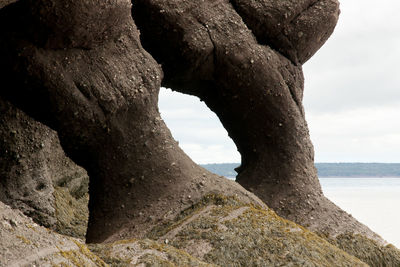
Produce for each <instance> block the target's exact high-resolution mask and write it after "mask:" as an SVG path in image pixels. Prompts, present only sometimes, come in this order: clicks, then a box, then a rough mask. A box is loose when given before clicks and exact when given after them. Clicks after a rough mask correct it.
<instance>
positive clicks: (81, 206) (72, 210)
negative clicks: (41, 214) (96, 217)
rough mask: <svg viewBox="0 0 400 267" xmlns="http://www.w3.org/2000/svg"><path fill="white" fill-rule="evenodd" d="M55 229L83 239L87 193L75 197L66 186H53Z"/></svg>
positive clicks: (86, 211) (86, 217)
mask: <svg viewBox="0 0 400 267" xmlns="http://www.w3.org/2000/svg"><path fill="white" fill-rule="evenodd" d="M53 195H54V209H55V218H56V220H57V222H56V224H55V229H54V230H55V231H56V232H58V233H60V234H63V235H67V236H72V237H76V238H81V239H85V234H86V228H87V223H88V215H89V211H88V202H89V195H88V194H87V193H86V194H84V195H82V196H80V197H75V196H73V195H72V194H71V191H70V190H68V188H66V187H55V188H54V192H53Z"/></svg>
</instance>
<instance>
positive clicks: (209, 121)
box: [159, 0, 400, 163]
mask: <svg viewBox="0 0 400 267" xmlns="http://www.w3.org/2000/svg"><path fill="white" fill-rule="evenodd" d="M399 12H400V1H398V0H381V1H376V0H342V1H341V15H340V18H339V23H338V25H337V27H336V29H335V32H334V33H333V35H332V36H331V38H330V39H329V40H328V41H327V43H326V44H325V45H324V46H323V47H322V48H321V49H320V50H319V51H318V52H317V53H316V54H315V55H314V57H313V58H311V59H310V60H309V61H308V62H307V63H306V64H305V65H304V75H305V95H304V106H305V111H306V119H307V122H308V125H309V128H310V135H311V140H312V142H313V144H314V148H315V161H316V162H400V119H399V118H400V66H399V62H400V16H399ZM159 108H160V112H161V116H162V118H163V119H164V120H165V122H166V123H167V125H168V127H169V128H170V129H171V132H172V134H173V136H174V137H175V139H177V140H178V141H179V143H180V146H181V147H182V148H183V149H184V150H185V151H186V153H187V154H188V155H189V156H191V157H192V159H193V160H194V161H196V162H197V163H214V162H219V163H220V162H240V155H239V154H238V152H237V150H236V147H235V145H234V144H233V142H232V141H231V140H230V139H229V137H228V135H227V133H226V131H225V129H224V128H223V127H222V125H221V123H220V122H219V120H218V118H217V117H216V116H215V115H214V114H213V113H212V112H211V111H209V110H208V108H207V107H206V106H205V104H204V103H202V102H200V101H199V100H198V99H197V98H195V97H191V96H186V95H182V94H179V93H176V92H172V91H171V90H167V89H162V90H161V93H160V100H159Z"/></svg>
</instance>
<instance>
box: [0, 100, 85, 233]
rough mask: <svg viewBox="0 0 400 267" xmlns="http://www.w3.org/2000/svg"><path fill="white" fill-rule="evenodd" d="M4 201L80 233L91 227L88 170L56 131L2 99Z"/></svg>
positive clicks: (0, 188)
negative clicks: (65, 148) (78, 163)
mask: <svg viewBox="0 0 400 267" xmlns="http://www.w3.org/2000/svg"><path fill="white" fill-rule="evenodd" d="M0 114H1V115H0V201H2V202H3V203H5V204H8V205H10V206H11V207H13V208H16V209H19V210H21V211H22V212H23V213H24V214H25V215H27V216H29V217H31V218H32V219H33V220H34V221H35V222H36V223H38V224H40V225H42V226H45V227H48V228H50V229H53V230H56V231H58V232H59V233H63V234H68V235H70V236H75V237H84V236H85V233H86V227H87V215H88V212H87V201H88V194H87V193H88V192H87V190H88V182H89V178H88V176H87V174H86V172H85V171H84V170H83V169H82V168H80V167H78V166H76V165H75V164H74V163H73V162H72V161H71V160H70V159H69V158H68V157H66V156H65V154H64V151H63V150H62V148H61V145H60V143H59V140H58V136H57V133H55V132H54V131H52V130H51V129H49V128H48V127H46V126H44V125H43V124H41V123H39V122H37V121H35V120H33V119H32V118H30V117H29V116H27V115H26V114H25V113H24V112H22V111H20V110H18V109H17V108H15V107H14V106H12V105H11V104H10V103H8V102H7V101H3V100H2V99H0Z"/></svg>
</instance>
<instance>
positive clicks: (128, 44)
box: [0, 0, 397, 266]
mask: <svg viewBox="0 0 400 267" xmlns="http://www.w3.org/2000/svg"><path fill="white" fill-rule="evenodd" d="M8 3H9V2H7V4H8ZM133 4H134V5H133V9H131V3H130V1H128V0H107V1H102V0H93V1H92V0H91V1H89V0H84V1H76V0H62V1H55V0H19V1H16V2H15V3H12V4H8V5H6V4H4V3H3V2H2V6H0V7H2V8H0V29H1V33H2V39H1V40H0V56H1V58H2V60H1V61H0V73H1V75H2V76H1V77H2V82H3V83H4V85H5V86H2V88H1V90H0V97H1V99H3V100H1V101H2V102H0V103H1V107H2V109H3V110H4V112H2V113H1V120H2V121H1V125H0V126H1V127H2V128H1V129H2V131H1V135H2V136H4V139H3V140H4V142H3V143H4V144H2V146H4V147H5V148H7V151H8V149H9V151H13V153H11V154H7V153H5V150H3V152H2V154H0V156H2V157H4V158H5V160H6V162H7V164H5V165H4V166H3V165H2V168H3V170H5V171H4V172H3V170H2V172H3V173H4V176H2V177H1V179H2V180H1V184H2V187H1V188H2V189H1V190H2V191H0V192H1V195H2V196H3V198H2V200H3V201H5V202H7V201H8V202H7V203H13V201H11V200H13V199H19V198H20V196H21V195H22V198H21V200H22V201H19V202H16V203H20V204H18V205H19V206H18V205H17V207H19V208H21V209H23V210H24V209H25V210H28V211H29V210H32V212H33V213H34V214H35V216H44V217H45V219H44V220H43V221H44V224H45V225H46V224H48V225H50V226H51V225H54V223H55V222H54V217H52V215H51V214H52V213H57V212H56V211H57V207H56V209H54V207H55V206H52V204H49V202H53V203H56V204H55V205H59V206H58V207H60V209H59V210H63V211H68V210H70V211H71V213H69V212H65V214H63V216H62V217H63V218H64V219H63V223H64V222H66V225H64V224H61V226H60V231H61V230H65V229H68V224H70V225H71V224H73V223H72V222H68V220H67V218H68V217H74V218H79V216H78V215H79V214H76V211H74V209H68V208H63V206H64V205H65V204H66V202H65V199H68V198H69V197H70V196H71V195H73V196H75V198H74V199H75V200H76V201H79V200H80V199H83V200H84V198H83V197H82V196H83V194H84V193H83V191H81V190H77V191H76V190H75V189H73V188H69V189H68V190H67V189H65V190H64V189H61V190H59V189H57V187H55V186H56V185H58V184H57V181H59V180H58V178H54V177H53V175H55V177H66V176H67V177H68V175H69V174H63V171H62V170H63V169H62V168H61V169H59V168H58V167H57V166H58V165H57V164H58V163H60V162H64V161H65V165H63V166H64V167H65V168H66V169H68V171H71V169H70V167H69V166H72V165H71V164H72V163H71V162H70V161H68V160H67V159H66V158H65V156H64V154H63V152H62V150H61V149H60V148H59V147H57V138H56V135H55V133H54V132H52V131H50V130H49V129H48V128H46V127H45V126H43V125H41V124H38V123H37V122H35V121H34V120H37V121H40V122H41V123H43V124H45V125H47V126H48V127H50V128H51V129H53V130H55V131H56V132H57V134H58V137H59V139H60V144H61V146H62V149H63V150H64V151H65V153H66V155H67V156H68V157H70V158H71V159H72V160H73V161H74V162H76V163H77V164H79V165H80V166H82V167H83V168H84V169H85V170H86V171H87V173H88V175H89V179H90V182H89V195H90V200H89V222H88V228H87V235H86V241H87V242H94V243H104V242H115V241H118V240H122V239H130V238H143V237H151V238H153V239H156V240H158V241H163V240H162V238H163V237H164V235H168V236H171V237H170V239H171V240H172V241H171V242H173V243H172V244H173V245H175V246H176V247H178V248H181V249H186V250H187V251H188V252H189V253H191V254H193V255H195V254H196V253H197V252H201V251H202V250H203V249H204V250H205V251H206V252H205V253H203V252H201V253H200V254H199V255H197V254H196V256H197V257H199V258H200V259H194V258H193V257H191V256H189V255H187V254H185V255H186V256H184V259H183V260H184V261H185V262H193V264H199V265H202V264H204V262H208V263H210V264H217V265H218V264H220V265H226V264H225V263H226V262H228V261H229V260H232V261H234V262H237V264H238V265H244V264H245V263H246V262H247V261H252V262H253V263H254V264H255V265H262V264H272V263H271V262H268V259H269V258H273V261H274V262H277V263H279V264H284V263H288V262H291V261H296V262H298V264H300V263H301V262H305V263H307V262H308V263H309V265H310V266H321V265H318V264H322V266H330V265H331V264H333V263H334V262H335V260H337V261H338V262H341V263H342V264H343V266H357V265H362V264H363V263H362V262H360V261H359V260H357V259H356V258H354V257H352V256H349V255H348V254H346V253H345V252H343V251H342V250H340V249H338V248H337V247H335V246H332V245H329V244H328V243H327V242H325V241H323V240H322V239H321V238H319V237H317V236H316V235H314V234H312V233H310V232H308V230H305V229H304V228H301V227H300V226H296V225H295V224H293V223H289V222H287V221H285V220H283V219H281V218H279V217H277V216H276V215H274V213H272V212H270V210H269V208H268V207H267V205H268V206H269V207H271V208H273V209H274V210H275V211H276V212H277V213H278V214H279V215H281V216H282V217H284V218H286V219H290V220H293V221H294V222H296V223H299V224H300V225H303V226H306V227H309V228H310V229H311V230H313V231H316V232H320V233H321V232H322V233H323V234H325V235H327V236H329V238H331V239H333V241H332V242H336V241H335V239H336V237H337V236H339V235H340V234H344V233H346V232H352V233H358V234H362V235H363V236H364V237H370V238H373V239H374V240H375V241H376V242H377V243H373V244H372V245H371V246H369V248H371V250H373V251H379V250H381V249H382V247H381V244H380V243H383V240H382V239H381V238H380V237H379V236H377V235H376V234H374V233H373V232H372V231H370V230H369V229H368V228H367V227H365V226H363V225H362V224H360V223H359V222H357V221H356V220H355V219H354V218H352V217H351V216H349V215H348V214H346V213H345V212H343V211H342V210H341V209H340V208H338V207H336V206H335V205H334V204H333V203H331V202H330V201H329V200H327V199H326V198H325V197H324V196H323V194H322V191H321V188H320V185H319V182H318V179H317V175H316V170H315V167H314V165H313V147H312V144H311V141H310V139H309V134H308V129H307V124H306V121H305V117H304V110H303V107H302V94H303V89H304V88H303V86H304V85H303V73H302V68H301V64H303V63H304V62H305V61H306V60H307V59H308V58H309V57H311V56H312V55H313V54H314V53H315V52H316V51H317V50H318V48H319V47H320V46H321V45H322V44H323V43H324V42H325V40H326V39H327V38H328V36H329V35H330V33H331V32H332V30H333V28H334V26H335V24H336V20H337V17H338V13H339V9H338V3H337V1H335V0H319V1H317V0H304V1H290V0H287V1H286V0H285V1H272V0H263V1H240V0H232V1H227V0H221V1H188V0H184V1H175V0H173V1H160V0H137V1H134V2H133ZM132 15H133V18H134V20H133V19H132ZM137 26H138V27H139V29H140V32H141V35H139V30H138V29H137ZM160 43H161V44H162V45H160ZM142 44H143V46H144V48H143V47H142ZM145 49H146V50H145ZM149 53H150V54H149ZM159 64H161V65H159ZM161 84H164V85H165V86H169V87H172V88H173V89H175V90H178V91H181V92H184V93H188V94H193V95H197V96H198V97H200V98H201V99H202V100H203V101H205V102H206V104H207V105H208V106H209V107H210V109H211V110H213V111H214V112H215V113H216V114H217V115H218V116H219V118H220V120H221V122H222V123H223V125H224V126H225V128H226V129H227V131H228V133H229V135H230V136H231V137H232V139H233V140H234V142H235V143H236V145H237V147H238V150H239V152H240V153H241V155H242V165H241V167H240V168H239V169H238V172H239V175H238V177H237V181H238V182H239V183H236V182H232V181H229V180H227V179H225V178H223V177H219V176H217V175H214V174H212V173H209V172H207V171H206V170H204V169H203V168H201V167H199V166H198V165H196V164H195V163H194V162H192V160H191V159H190V158H189V157H188V156H187V155H186V154H185V153H184V152H183V151H182V150H181V149H180V148H179V146H178V145H177V143H176V141H175V140H173V138H172V136H171V134H170V132H169V130H168V128H167V127H166V125H165V124H164V122H163V121H162V119H161V118H160V114H159V112H158V108H157V98H158V92H159V87H160V85H161ZM5 101H9V103H11V105H12V106H11V105H10V104H8V103H7V102H5ZM19 109H20V110H19ZM21 110H22V111H23V112H25V113H26V114H27V116H29V117H27V116H26V115H24V114H23V113H22V112H21ZM31 118H34V119H31ZM12 131H15V132H16V133H17V131H18V135H17V134H15V136H12V134H11V136H9V135H8V133H9V132H11V133H12ZM20 133H21V134H20ZM46 133H48V136H47V135H46ZM33 137H34V140H35V141H33ZM36 140H39V141H40V143H39V147H37V146H36ZM42 143H43V145H44V147H42V145H41V144H42ZM47 144H49V145H48V146H47ZM50 144H52V145H51V146H50ZM53 145H54V146H53ZM47 151H49V152H50V151H51V153H50V154H51V157H50V158H52V159H55V161H54V162H52V161H49V162H45V163H44V161H47V159H48V157H47V155H46V154H47V153H46V152H47ZM16 153H18V155H20V156H21V155H24V156H23V157H22V158H21V157H20V156H19V157H17V154H16ZM53 154H54V155H53ZM10 155H11V157H10ZM25 155H26V156H25ZM13 157H14V158H13ZM21 166H22V167H21ZM24 166H27V167H26V168H25V167H24ZM31 167H32V168H31ZM64 167H63V168H64ZM71 168H75V167H71ZM17 169H20V170H21V171H20V172H21V173H18V172H16V170H17ZM22 170H23V171H22ZM45 170H48V173H46V171H45ZM72 172H73V171H72ZM36 174H40V175H36ZM3 177H4V178H3ZM60 179H61V180H62V179H64V178H60ZM20 184H21V185H22V184H23V185H29V186H28V187H27V188H24V187H23V186H22V187H21V188H19V187H18V188H16V185H17V186H18V185H20ZM239 184H240V185H239ZM241 185H242V186H243V187H245V188H246V189H247V190H246V189H245V188H243V187H242V186H241ZM53 188H55V189H57V190H55V191H54V192H53V190H54V189H53ZM26 189H29V190H26ZM74 190H75V191H74ZM249 191H250V192H249ZM74 192H75V193H76V194H77V195H74ZM26 193H27V194H26ZM253 193H254V194H253ZM216 194H217V195H218V194H219V195H222V196H223V198H228V199H230V197H232V196H234V197H235V201H236V202H237V203H239V204H237V205H236V204H235V205H236V206H235V205H233V204H232V205H230V204H229V205H227V206H226V203H222V204H219V202H218V201H217V203H212V204H210V205H208V204H207V205H208V208H207V207H204V209H206V210H209V211H210V213H201V212H200V214H197V215H196V214H195V213H193V214H190V213H189V214H188V213H187V211H188V210H190V207H199V205H200V204H199V203H202V202H203V200H204V196H206V195H216ZM79 196H80V197H79ZM25 200H27V201H25ZM30 200H32V201H31V202H30ZM83 200H82V201H83ZM57 201H59V202H57ZM27 202H29V203H28V204H27ZM264 202H265V203H266V204H267V205H266V204H264ZM37 203H39V204H37ZM57 203H58V204H57ZM71 203H73V201H72V202H71ZM74 205H75V204H70V206H74ZM207 205H206V206H207ZM214 205H217V207H214ZM218 205H222V206H223V207H226V208H227V210H226V209H224V208H219V207H218ZM224 205H225V206H224ZM252 205H253V206H252ZM76 206H79V207H82V203H80V205H79V203H78V204H76ZM200 206H201V205H200ZM254 206H257V208H256V209H254V210H253V209H252V207H254ZM188 208H189V209H188ZM238 209H239V211H242V210H243V214H241V215H240V216H239V215H238V216H239V217H240V218H239V217H237V216H236V215H237V213H238ZM249 210H251V211H252V212H251V214H250V213H249V212H248V211H249ZM182 212H183V213H182ZM218 212H222V213H224V216H222V217H218V216H217V217H215V216H214V215H215V214H218ZM231 212H232V213H231ZM27 213H29V212H27ZM78 213H79V212H78ZM80 213H81V214H83V213H85V212H84V211H82V212H80ZM180 214H181V215H180ZM185 214H186V215H185ZM235 214H236V215H235ZM56 215H57V214H56ZM253 215H254V216H253ZM46 216H47V217H46ZM182 216H183V217H182ZM235 216H236V217H235ZM226 217H228V218H230V219H227V220H226V221H223V222H219V224H221V229H222V231H220V230H221V229H214V228H213V226H212V224H213V223H215V222H217V221H218V220H224V218H225V219H226ZM56 218H57V216H56ZM260 218H261V220H267V221H269V222H270V224H268V225H263V224H262V223H261V222H260ZM231 219H232V220H231ZM4 220H5V221H7V220H8V219H7V218H6V219H4ZM40 220H41V219H40ZM185 221H186V223H185ZM188 221H189V222H193V225H192V224H188V223H187V222H188ZM176 224H180V225H184V226H185V227H184V228H182V227H181V228H176V227H175V226H176ZM249 224H251V226H252V228H250V229H251V231H250V232H246V233H245V231H249V230H248V229H247V226H248V225H249ZM59 225H60V224H59ZM253 226H254V227H253ZM282 227H283V228H282ZM285 227H286V228H285ZM196 229H206V230H207V231H203V232H202V231H200V232H196V231H197V230H196ZM246 229H247V230H246ZM279 229H280V230H279ZM285 229H286V230H288V232H287V231H286V230H285ZM296 229H297V230H298V229H300V230H299V231H297V230H296ZM25 230H26V229H25ZM208 230H210V231H208ZM72 232H74V231H66V232H64V233H66V234H71V233H72ZM161 232H162V234H161V235H159V233H161ZM207 233H208V234H209V235H208V234H207ZM235 233H237V234H239V235H240V234H241V233H242V234H243V233H245V234H246V235H250V236H254V238H255V240H258V241H257V242H261V243H263V242H267V243H268V246H269V247H264V248H260V249H259V250H257V249H256V247H255V245H254V246H253V247H249V244H248V240H246V239H238V240H237V242H239V243H237V244H236V245H237V246H238V247H240V248H242V249H243V251H242V250H239V251H238V250H235V249H232V250H230V248H229V244H228V243H227V242H225V241H223V240H224V239H225V237H229V238H231V239H233V236H235ZM191 234H194V235H191ZM197 234H199V235H201V240H200V239H199V238H197V237H196V236H197ZM270 234H272V235H273V234H277V235H276V236H275V237H276V239H279V241H278V242H277V241H276V240H275V239H273V240H270V239H268V238H269V237H268V236H270ZM308 236H310V237H312V240H309V239H307V237H308ZM258 237H259V238H258ZM49 238H50V237H49ZM160 238H161V239H160ZM185 238H188V239H190V240H185ZM215 238H217V239H218V238H220V241H216V240H215ZM221 238H222V239H221ZM50 239H51V238H50ZM281 239H282V240H281ZM346 240H347V241H346ZM231 241H232V242H233V240H231ZM284 241H286V243H285V244H284ZM132 242H136V241H132ZM138 242H139V243H140V242H142V241H137V242H136V243H135V244H132V246H133V247H138V246H139V245H140V244H139V245H138ZM143 242H144V241H143ZM143 242H142V243H143ZM146 242H147V241H146ZM149 242H152V241H149ZM164 242H165V240H164ZM191 242H192V243H193V244H192V243H191ZM196 242H199V243H196ZM213 242H214V244H213ZM297 242H300V243H301V244H303V247H306V248H307V249H306V250H305V251H303V250H302V249H300V248H299V247H298V245H296V244H298V243H297ZM338 242H339V239H338ZM195 243H196V244H195ZM210 243H211V245H213V246H211V248H210V246H209V244H210ZM350 243H351V244H353V243H354V242H353V239H351V238H350V239H340V242H339V243H338V244H339V245H340V247H341V248H343V249H345V250H346V251H348V252H349V253H352V254H354V255H358V254H357V248H362V246H363V245H364V243H360V244H357V242H356V243H354V244H355V245H354V246H349V244H350ZM151 244H152V245H150V246H155V247H157V249H156V250H157V251H158V252H160V250H161V251H163V252H165V251H164V248H163V247H159V243H151ZM282 244H284V245H285V246H286V245H288V246H289V247H290V248H291V249H290V250H289V251H285V250H282V246H283V245H282ZM192 245H193V247H194V248H198V250H199V251H197V252H196V251H192V250H190V247H191V246H192ZM203 245H204V246H203ZM218 246H221V247H222V248H225V249H226V253H227V254H225V253H223V252H221V250H219V249H218V248H217V247H218ZM296 246H297V247H296ZM140 247H141V249H144V247H146V246H142V245H140ZM96 249H98V250H99V251H103V249H105V250H106V251H109V249H111V250H112V248H110V247H101V246H99V247H97V248H95V250H96ZM172 250H174V249H173V248H171V250H170V252H171V251H172ZM251 251H257V253H259V254H257V258H249V257H251V256H250V255H249V254H251V253H250V252H251ZM394 251H397V250H394ZM158 252H154V253H155V254H154V255H153V256H150V258H149V260H151V261H152V260H158V261H161V262H162V261H164V260H165V259H166V258H165V257H166V256H165V254H163V256H160V254H157V253H158ZM170 252H168V253H170ZM113 253H114V252H113ZM138 253H139V252H138ZM140 253H142V252H140ZM140 253H139V254H140ZM171 253H172V254H171V255H173V253H175V254H174V255H177V254H179V252H178V251H175V250H174V251H173V252H171ZM202 253H203V254H202ZM241 253H244V254H241ZM117 254H118V253H117ZM117 254H115V255H117ZM118 255H119V256H116V257H117V258H118V257H125V256H124V255H125V254H123V255H121V254H118ZM157 255H158V256H157ZM335 255H338V256H337V257H336V256H335ZM360 255H361V256H360V258H362V257H363V259H364V260H366V261H368V258H367V257H364V256H363V255H362V254H360ZM391 255H393V260H391V261H390V262H391V263H393V262H395V260H397V256H396V253H393V254H391ZM103 256H104V255H103ZM90 257H91V256H90ZM129 257H130V256H129ZM129 257H128V259H126V258H124V259H123V261H129V260H130V259H129ZM132 257H135V256H132ZM171 257H173V256H171ZM243 258H245V260H243ZM246 259H247V261H246ZM105 260H109V259H106V258H105ZM111 260H112V259H111ZM202 260H203V261H204V262H202ZM314 260H315V262H314ZM371 262H372V261H371ZM135 263H138V264H139V262H135ZM368 263H370V262H368ZM372 263H373V262H372ZM93 264H97V263H93ZM99 264H104V263H103V262H100V263H99ZM171 264H177V265H179V263H178V261H172V262H171Z"/></svg>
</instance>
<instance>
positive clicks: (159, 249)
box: [89, 239, 215, 267]
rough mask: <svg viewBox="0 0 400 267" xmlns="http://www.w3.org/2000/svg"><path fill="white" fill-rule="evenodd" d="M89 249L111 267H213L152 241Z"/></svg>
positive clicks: (106, 245)
mask: <svg viewBox="0 0 400 267" xmlns="http://www.w3.org/2000/svg"><path fill="white" fill-rule="evenodd" d="M89 248H90V249H91V250H92V252H93V253H95V254H96V255H99V256H100V257H101V258H102V259H103V260H104V261H105V262H106V263H107V264H109V265H110V266H112V267H122V266H152V267H153V266H155V267H157V266H160V267H161V266H162V267H172V266H215V265H213V264H207V263H205V262H203V261H201V260H199V259H197V258H195V257H192V256H191V255H189V254H188V253H187V252H185V251H183V250H179V249H176V248H174V247H172V246H169V245H166V244H162V243H157V242H155V241H153V240H149V239H144V240H136V239H132V240H122V241H117V242H114V243H108V244H92V245H89Z"/></svg>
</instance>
